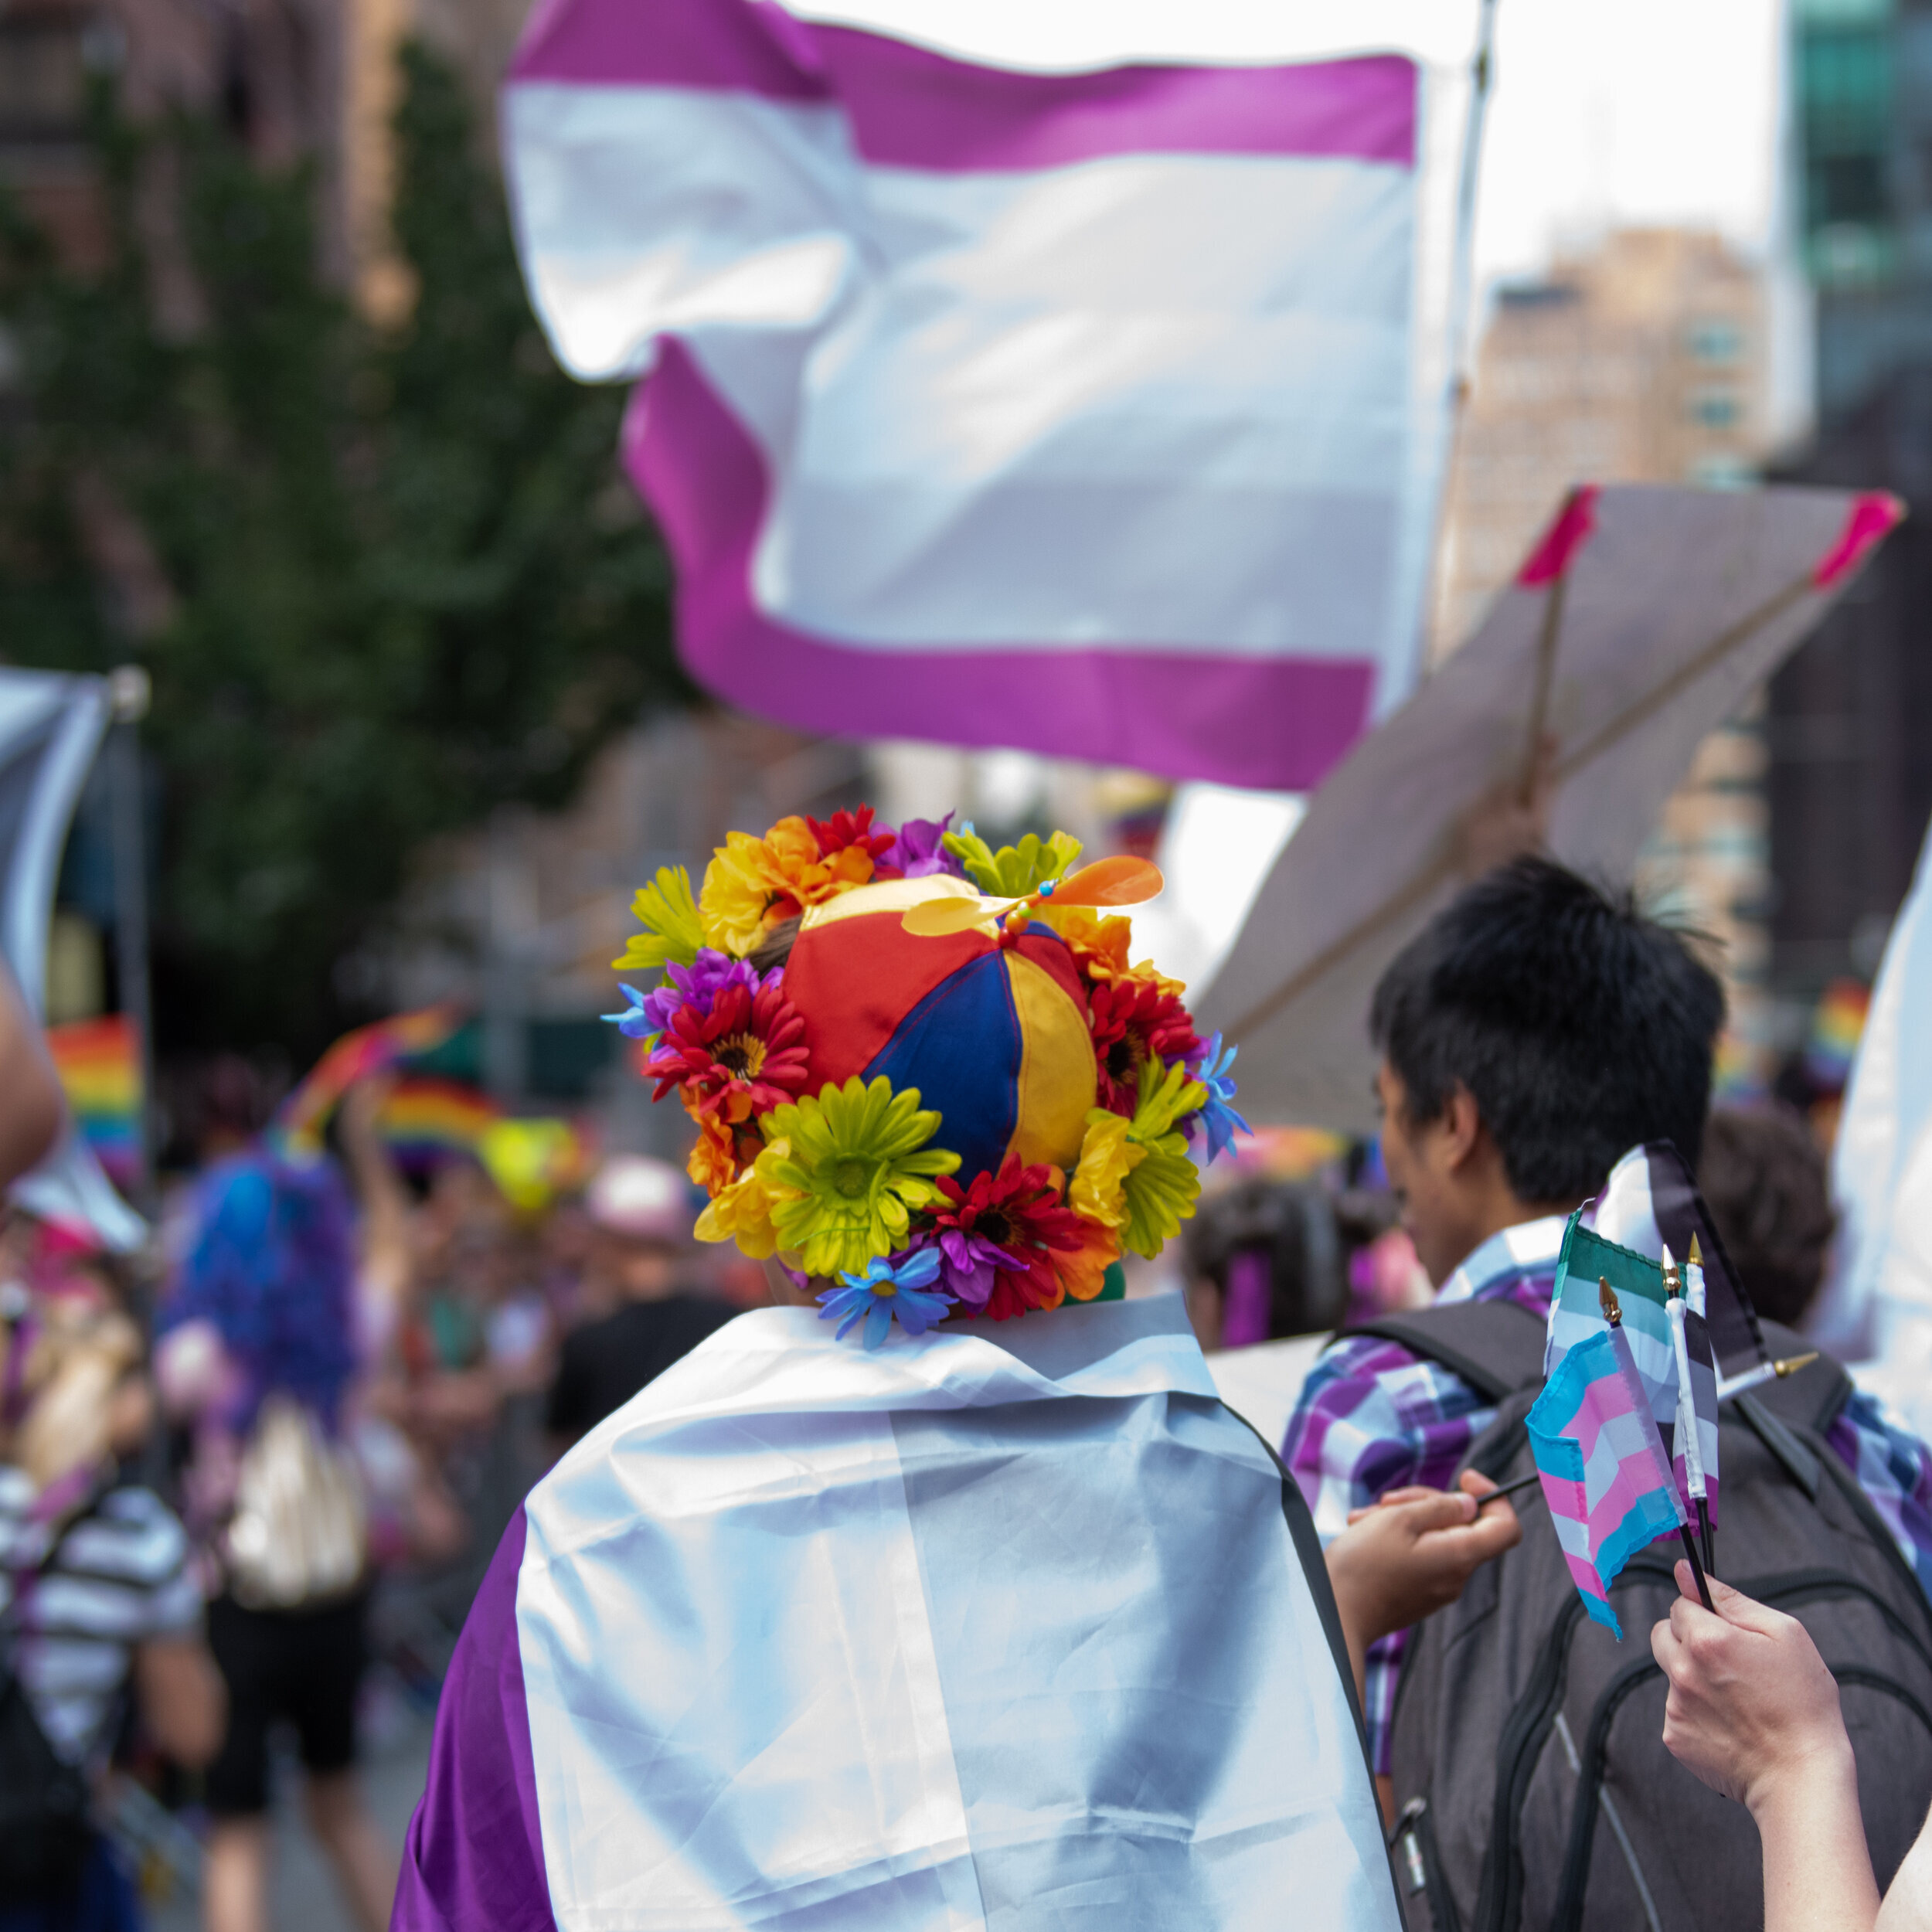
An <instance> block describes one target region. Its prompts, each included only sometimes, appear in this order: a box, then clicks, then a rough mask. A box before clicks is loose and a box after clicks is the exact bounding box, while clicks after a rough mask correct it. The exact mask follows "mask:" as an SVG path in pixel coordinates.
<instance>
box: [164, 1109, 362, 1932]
mask: <svg viewBox="0 0 1932 1932" xmlns="http://www.w3.org/2000/svg"><path fill="white" fill-rule="evenodd" d="M353 1211H354V1203H353V1202H352V1198H351V1196H350V1194H349V1189H348V1187H347V1186H346V1185H345V1182H344V1181H343V1179H342V1174H341V1172H340V1171H339V1169H338V1168H337V1166H336V1165H335V1162H334V1160H333V1159H332V1158H331V1157H330V1156H329V1155H328V1154H327V1153H325V1152H324V1151H321V1150H319V1149H318V1150H316V1151H313V1152H311V1153H305V1154H301V1153H294V1152H285V1151H280V1150H277V1149H275V1148H271V1147H270V1146H268V1145H264V1144H263V1143H260V1142H257V1143H255V1144H253V1145H250V1146H248V1147H247V1148H244V1149H243V1151H239V1152H236V1153H235V1154H233V1155H230V1156H229V1157H228V1158H225V1159H222V1160H219V1161H218V1162H216V1163H215V1165H213V1166H212V1167H211V1168H209V1169H208V1170H207V1172H206V1173H205V1174H204V1175H203V1176H202V1179H201V1181H200V1182H199V1186H198V1189H197V1193H196V1203H195V1216H194V1233H193V1237H192V1245H191V1246H190V1247H189V1251H188V1253H187V1254H186V1255H185V1258H184V1260H183V1261H182V1266H181V1268H180V1270H179V1277H178V1278H177V1279H176V1281H175V1282H174V1284H172V1289H171V1291H170V1293H169V1294H168V1298H167V1300H166V1302H165V1305H164V1306H163V1308H162V1312H161V1316H160V1320H159V1323H158V1326H159V1328H160V1331H161V1335H162V1340H161V1342H160V1343H159V1345H158V1361H157V1368H158V1379H159V1381H160V1384H161V1388H162V1396H163V1400H164V1402H165V1403H166V1405H167V1406H168V1410H169V1411H170V1413H171V1414H172V1417H173V1419H174V1420H176V1421H177V1422H179V1423H184V1424H186V1425H188V1426H189V1427H192V1432H193V1449H192V1458H191V1461H190V1462H189V1467H188V1468H187V1471H186V1472H185V1477H184V1481H183V1490H184V1495H185V1501H186V1502H187V1505H188V1508H189V1517H190V1521H191V1524H192V1526H193V1527H194V1528H195V1529H196V1531H197V1532H198V1534H199V1538H200V1539H201V1541H202V1546H203V1549H204V1555H205V1558H206V1564H207V1568H208V1572H209V1574H208V1576H207V1577H206V1587H207V1588H208V1590H209V1596H210V1598H211V1600H210V1602H209V1608H208V1624H209V1642H210V1645H211V1646H212V1648H213V1651H214V1655H215V1658H216V1662H217V1663H218V1664H219V1666H220V1669H221V1673H222V1676H223V1679H224V1680H225V1681H226V1685H227V1689H228V1703H229V1719H228V1728H227V1735H226V1739H225V1740H224V1741H223V1744H222V1747H221V1750H220V1752H219V1755H218V1756H217V1757H216V1759H215V1760H214V1762H213V1764H212V1765H211V1766H210V1767H209V1771H208V1774H207V1781H206V1794H207V1802H208V1808H209V1813H210V1815H211V1818H212V1821H213V1822H212V1825H211V1828H210V1832H209V1840H208V1848H207V1858H206V1868H205V1873H204V1877H203V1882H202V1906H203V1914H204V1920H205V1923H206V1925H207V1927H208V1928H209V1932H260V1928H261V1927H264V1925H265V1924H266V1923H267V1891H268V1862H269V1855H270V1839H271V1834H270V1823H269V1816H268V1811H269V1802H270V1790H269V1751H268V1738H269V1732H270V1727H271V1726H273V1725H274V1723H277V1721H279V1720H286V1721H287V1722H288V1723H291V1724H292V1725H293V1726H294V1729H295V1731H296V1733H297V1736H298V1740H299V1742H300V1746H301V1758H302V1763H303V1767H304V1771H305V1773H306V1788H305V1793H304V1796H305V1798H306V1809H307V1814H308V1821H309V1824H310V1825H311V1828H312V1829H313V1830H314V1832H315V1835H316V1836H317V1838H318V1839H319V1840H320V1841H321V1845H322V1846H323V1849H325V1852H327V1853H328V1857H329V1859H330V1861H331V1862H332V1864H333V1866H335V1872H336V1876H337V1877H338V1880H339V1881H340V1883H341V1886H342V1892H343V1894H344V1896H345V1900H346V1901H347V1903H349V1907H350V1909H351V1910H352V1913H353V1914H354V1916H355V1920H356V1921H357V1923H359V1924H361V1925H362V1926H364V1927H368V1928H369V1932H380V1928H381V1927H383V1926H385V1925H386V1923H387V1922H388V1918H389V1905H390V1902H391V1900H392V1899H393V1896H394V1892H395V1886H396V1869H397V1862H398V1860H397V1854H396V1851H395V1850H394V1849H393V1847H391V1846H390V1845H389V1843H388V1842H387V1841H386V1838H384V1836H383V1833H382V1832H381V1830H380V1829H379V1827H378V1826H377V1825H376V1821H375V1820H374V1819H373V1818H372V1817H371V1815H369V1810H368V1808H367V1807H366V1804H365V1803H364V1801H363V1799H362V1793H361V1790H360V1787H359V1784H358V1782H357V1780H356V1777H355V1706H356V1698H357V1694H358V1691H359V1687H360V1684H361V1681H362V1672H363V1668H364V1664H365V1656H366V1650H365V1623H366V1611H367V1607H368V1598H369V1573H368V1560H367V1559H368V1546H367V1531H366V1513H365V1501H364V1497H363V1494H362V1479H361V1477H360V1475H359V1471H357V1469H356V1468H355V1462H354V1459H353V1457H352V1454H351V1452H350V1449H349V1433H348V1429H349V1409H350V1405H351V1403H352V1396H353V1391H354V1385H355V1379H356V1373H357V1367H358V1356H357V1349H356V1346H355V1311H354V1306H353V1298H352V1285H353V1281H354V1276H355V1265H356V1255H355V1230H354V1223H353Z"/></svg>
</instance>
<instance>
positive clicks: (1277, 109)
mask: <svg viewBox="0 0 1932 1932" xmlns="http://www.w3.org/2000/svg"><path fill="white" fill-rule="evenodd" d="M510 80H511V83H512V85H514V84H515V83H517V82H519V81H538V80H543V81H563V82H567V83H575V84H577V85H578V86H583V87H685V88H694V89H709V90H730V91H732V92H736V93H743V94H757V95H760V96H762V97H764V98H765V99H767V100H796V101H834V100H835V101H836V102H837V103H838V105H839V106H840V107H841V108H842V110H843V111H844V112H845V114H846V116H847V117H848V119H849V122H850V124H851V127H852V139H853V141H854V143H855V145H856V147H857V148H858V151H859V153H860V155H862V156H863V157H864V158H866V160H868V161H871V162H879V163H880V164H881V165H886V166H891V167H901V168H931V169H935V170H940V171H948V172H951V171H957V172H968V171H971V172H981V171H1000V170H1015V169H1024V168H1058V167H1064V166H1066V165H1069V164H1070V163H1072V162H1082V161H1092V160H1095V159H1097V158H1100V157H1102V156H1105V155H1144V154H1188V155H1321V156H1328V157H1332V158H1342V159H1349V160H1355V161H1366V162H1385V163H1388V164H1390V165H1394V166H1397V167H1401V168H1413V166H1414V165H1415V149H1416V98H1417V84H1418V77H1417V70H1416V67H1415V64H1414V63H1413V62H1412V61H1410V60H1408V59H1407V58H1406V56H1402V55H1400V54H1377V55H1372V56H1366V57H1362V58H1358V59H1355V60H1324V61H1312V62H1308V63H1302V64H1299V65H1296V66H1247V67H1238V66H1228V67H1196V66H1189V67H1171V66H1129V67H1109V68H1105V69H1102V70H1098V71H1094V72H1088V73H1022V72H1019V71H1017V70H1012V69H1009V68H1001V67H986V66H978V65H976V64H975V63H971V62H968V61H963V60H949V59H948V58H947V56H944V55H943V54H939V53H933V52H931V51H930V49H926V48H923V47H916V46H909V45H907V44H906V43H904V42H903V41H898V40H893V39H888V38H886V37H885V36H881V35H878V34H872V33H866V32H860V31H859V30H858V29H854V28H849V27H829V26H818V25H815V24H814V23H812V22H807V21H801V20H798V19H794V18H793V17H792V16H791V15H788V14H786V13H785V12H783V10H782V9H780V8H778V7H776V6H773V5H752V4H750V0H571V3H570V4H565V0H547V4H546V5H544V6H543V7H542V8H541V9H539V12H537V13H536V15H533V16H532V19H531V22H530V24H529V26H528V27H527V28H526V30H525V32H524V36H523V41H522V46H520V47H519V49H518V51H517V55H516V59H515V63H513V65H512V68H511V71H510Z"/></svg>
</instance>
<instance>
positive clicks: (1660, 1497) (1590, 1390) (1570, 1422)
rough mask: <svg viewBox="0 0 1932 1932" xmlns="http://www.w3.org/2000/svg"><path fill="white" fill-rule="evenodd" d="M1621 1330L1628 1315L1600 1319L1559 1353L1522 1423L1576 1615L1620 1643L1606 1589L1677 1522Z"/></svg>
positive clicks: (1679, 1516) (1678, 1511)
mask: <svg viewBox="0 0 1932 1932" xmlns="http://www.w3.org/2000/svg"><path fill="white" fill-rule="evenodd" d="M1629 1305H1630V1304H1629V1303H1628V1301H1626V1302H1625V1303H1624V1306H1625V1308H1628V1307H1629ZM1628 1326H1629V1318H1628V1315H1626V1316H1625V1318H1624V1327H1623V1328H1611V1327H1610V1326H1609V1325H1607V1324H1606V1323H1605V1322H1604V1321H1601V1320H1599V1321H1598V1323H1597V1332H1596V1334H1595V1335H1592V1336H1590V1337H1589V1338H1587V1340H1583V1341H1580V1342H1577V1343H1575V1344H1574V1345H1573V1346H1572V1347H1571V1348H1570V1349H1569V1350H1568V1351H1567V1352H1566V1354H1565V1355H1564V1357H1563V1362H1562V1364H1561V1366H1560V1367H1559V1368H1558V1369H1557V1370H1556V1373H1555V1374H1554V1375H1553V1376H1551V1377H1550V1378H1549V1381H1548V1382H1547V1383H1545V1385H1544V1386H1543V1393H1542V1394H1541V1395H1539V1396H1538V1397H1537V1398H1536V1405H1535V1406H1534V1407H1532V1409H1531V1410H1530V1411H1529V1417H1528V1418H1527V1420H1528V1426H1529V1446H1530V1452H1531V1454H1532V1455H1533V1456H1534V1457H1535V1458H1536V1469H1537V1473H1538V1474H1539V1475H1540V1476H1541V1477H1542V1478H1543V1496H1544V1498H1545V1500H1546V1502H1548V1503H1549V1518H1550V1521H1551V1522H1553V1523H1554V1524H1555V1525H1556V1538H1557V1540H1558V1542H1560V1543H1561V1544H1562V1545H1563V1556H1564V1557H1565V1559H1566V1560H1567V1561H1568V1563H1569V1565H1570V1575H1571V1577H1573V1578H1574V1579H1575V1580H1576V1584H1577V1590H1579V1591H1580V1593H1581V1594H1582V1597H1583V1608H1584V1609H1585V1610H1587V1611H1588V1612H1589V1613H1590V1616H1591V1617H1593V1618H1594V1619H1595V1621H1597V1622H1598V1623H1600V1624H1605V1625H1607V1627H1608V1628H1610V1629H1611V1631H1613V1632H1614V1634H1616V1635H1617V1637H1619V1638H1621V1637H1622V1635H1623V1634H1624V1632H1623V1627H1622V1625H1621V1624H1619V1623H1618V1622H1617V1613H1616V1612H1615V1611H1614V1610H1612V1609H1611V1607H1610V1586H1611V1583H1614V1581H1615V1580H1616V1579H1617V1575H1618V1573H1620V1572H1621V1570H1622V1569H1623V1567H1624V1564H1625V1563H1627V1562H1628V1561H1629V1560H1630V1559H1631V1556H1634V1554H1635V1553H1637V1552H1638V1550H1640V1549H1642V1548H1643V1547H1644V1546H1645V1545H1646V1544H1647V1543H1651V1542H1653V1541H1654V1540H1655V1539H1656V1538H1658V1537H1659V1536H1669V1535H1670V1534H1672V1532H1674V1531H1675V1529H1677V1528H1678V1526H1679V1525H1680V1524H1681V1523H1682V1522H1683V1520H1684V1516H1683V1512H1682V1508H1681V1506H1680V1505H1679V1502H1678V1500H1677V1492H1676V1490H1675V1488H1673V1487H1672V1481H1671V1471H1670V1465H1669V1464H1668V1462H1666V1461H1665V1459H1664V1446H1663V1444H1662V1441H1661V1440H1659V1439H1658V1434H1657V1425H1656V1423H1655V1422H1654V1421H1653V1420H1651V1414H1650V1408H1649V1403H1648V1400H1647V1399H1646V1396H1645V1390H1644V1389H1643V1386H1642V1385H1641V1383H1640V1382H1639V1380H1638V1374H1637V1369H1636V1364H1635V1362H1634V1359H1633V1351H1632V1349H1631V1346H1630V1343H1629V1339H1628V1336H1627V1335H1626V1330H1627V1329H1628Z"/></svg>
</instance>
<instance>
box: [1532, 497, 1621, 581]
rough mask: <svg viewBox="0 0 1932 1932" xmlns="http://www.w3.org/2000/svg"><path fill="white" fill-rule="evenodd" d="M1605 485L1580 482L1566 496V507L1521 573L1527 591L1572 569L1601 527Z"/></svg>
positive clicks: (1560, 511) (1560, 512)
mask: <svg viewBox="0 0 1932 1932" xmlns="http://www.w3.org/2000/svg"><path fill="white" fill-rule="evenodd" d="M1602 488H1603V486H1602V485H1600V484H1597V483H1580V484H1578V485H1577V487H1576V488H1574V489H1573V490H1572V491H1571V492H1570V494H1569V495H1568V496H1566V498H1564V499H1563V508H1562V509H1560V510H1559V511H1558V512H1556V516H1555V517H1554V519H1553V520H1552V521H1551V523H1550V526H1549V529H1546V531H1544V532H1543V540H1542V541H1541V542H1540V543H1538V545H1537V546H1536V549H1534V550H1532V552H1531V553H1530V554H1529V562H1528V563H1526V564H1525V565H1524V566H1522V570H1520V571H1519V572H1518V573H1517V575H1516V581H1517V583H1519V585H1520V586H1521V587H1522V588H1523V589H1524V590H1535V589H1536V587H1538V586H1539V584H1544V583H1555V582H1556V580H1557V578H1559V577H1561V576H1562V575H1563V573H1564V572H1565V571H1566V570H1568V569H1569V568H1570V565H1571V563H1573V561H1574V560H1575V558H1576V555H1577V552H1578V551H1579V550H1580V549H1582V548H1583V546H1584V544H1585V543H1587V542H1588V541H1589V540H1590V532H1592V531H1593V530H1594V529H1596V527H1597V498H1598V496H1599V495H1601V494H1602Z"/></svg>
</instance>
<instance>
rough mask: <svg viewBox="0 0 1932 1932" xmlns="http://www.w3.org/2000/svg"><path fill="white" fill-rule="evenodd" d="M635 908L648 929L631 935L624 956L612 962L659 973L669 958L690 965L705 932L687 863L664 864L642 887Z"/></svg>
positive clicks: (620, 965) (633, 905)
mask: <svg viewBox="0 0 1932 1932" xmlns="http://www.w3.org/2000/svg"><path fill="white" fill-rule="evenodd" d="M631 914H632V916H633V917H634V918H635V919H636V920H638V923H639V924H640V925H641V926H642V927H644V930H643V931H642V932H641V933H633V934H631V938H630V941H629V943H628V944H627V945H626V946H625V947H624V957H622V958H621V959H614V960H613V961H611V964H612V965H614V966H615V967H617V968H619V969H620V970H621V969H623V968H628V967H640V968H642V969H643V970H644V971H646V972H658V971H662V969H663V968H664V966H665V964H666V962H667V961H671V960H675V961H677V963H678V964H679V965H680V966H689V964H691V962H692V961H693V960H694V959H696V957H697V956H698V948H699V946H700V945H702V944H703V942H704V933H703V929H702V927H701V926H700V924H699V919H698V908H697V906H696V903H695V902H694V901H693V900H692V896H691V875H690V873H689V872H686V871H685V869H684V868H683V866H659V867H658V876H657V877H656V878H655V879H653V880H652V881H651V883H650V884H649V885H648V886H641V887H640V888H639V889H638V896H637V897H636V898H635V899H634V900H632V901H631Z"/></svg>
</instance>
